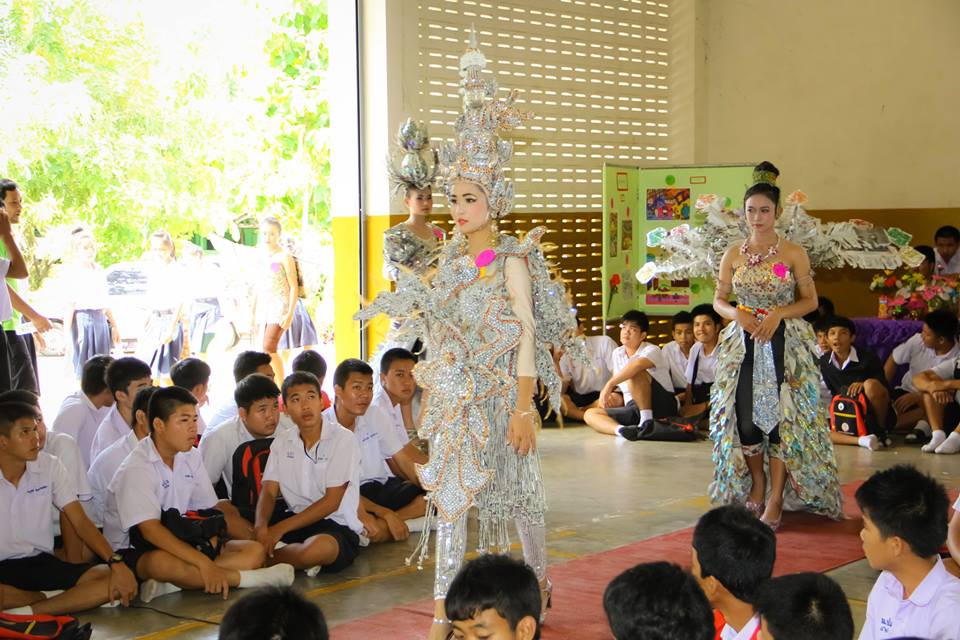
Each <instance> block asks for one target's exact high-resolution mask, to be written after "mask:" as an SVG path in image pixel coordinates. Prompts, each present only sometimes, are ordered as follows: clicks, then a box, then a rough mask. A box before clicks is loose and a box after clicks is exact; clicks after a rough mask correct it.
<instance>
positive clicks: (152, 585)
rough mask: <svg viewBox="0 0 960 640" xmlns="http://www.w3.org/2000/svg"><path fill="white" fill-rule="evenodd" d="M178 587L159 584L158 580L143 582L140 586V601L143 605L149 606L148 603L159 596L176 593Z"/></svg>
mask: <svg viewBox="0 0 960 640" xmlns="http://www.w3.org/2000/svg"><path fill="white" fill-rule="evenodd" d="M178 591H180V587H178V586H177V585H175V584H172V583H170V582H160V581H159V580H144V581H143V584H141V585H140V590H139V595H140V601H141V602H143V603H144V604H150V601H151V600H153V599H155V598H159V597H160V596H166V595H170V594H171V593H177V592H178Z"/></svg>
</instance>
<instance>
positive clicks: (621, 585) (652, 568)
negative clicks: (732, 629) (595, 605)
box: [603, 562, 714, 640]
mask: <svg viewBox="0 0 960 640" xmlns="http://www.w3.org/2000/svg"><path fill="white" fill-rule="evenodd" d="M603 610H604V611H605V612H606V614H607V621H608V622H609V623H610V630H611V631H613V637H614V638H615V639H616V640H639V639H640V638H643V640H713V636H714V628H713V613H712V612H711V610H710V604H709V603H708V602H707V599H706V597H705V596H704V595H703V591H702V590H701V589H700V587H699V586H697V581H696V580H695V579H694V578H693V576H691V575H690V574H689V573H687V572H686V571H684V570H683V569H681V568H680V567H678V566H677V565H675V564H671V563H669V562H648V563H646V564H638V565H637V566H635V567H633V568H632V569H627V570H626V571H624V572H623V573H621V574H620V575H619V576H617V577H616V578H614V579H613V580H612V581H611V582H610V584H608V585H607V589H606V591H604V593H603Z"/></svg>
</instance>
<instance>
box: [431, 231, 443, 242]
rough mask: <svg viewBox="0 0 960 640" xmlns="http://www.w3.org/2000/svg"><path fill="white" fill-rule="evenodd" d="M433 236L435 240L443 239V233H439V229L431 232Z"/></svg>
mask: <svg viewBox="0 0 960 640" xmlns="http://www.w3.org/2000/svg"><path fill="white" fill-rule="evenodd" d="M433 236H434V237H435V238H436V239H437V240H442V239H443V231H441V230H440V229H434V230H433Z"/></svg>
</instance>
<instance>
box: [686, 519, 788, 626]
mask: <svg viewBox="0 0 960 640" xmlns="http://www.w3.org/2000/svg"><path fill="white" fill-rule="evenodd" d="M692 555H693V562H692V566H691V574H693V577H694V578H695V579H696V580H697V583H698V584H699V585H700V588H701V589H703V593H704V595H705V596H706V597H707V601H708V602H709V603H710V606H711V607H713V610H714V627H715V629H716V631H717V638H736V639H738V640H740V639H743V640H753V639H754V638H756V637H757V634H758V632H759V630H760V617H759V616H758V615H757V613H756V610H755V609H754V607H753V602H754V600H755V598H756V595H757V589H759V588H760V585H761V584H763V583H764V582H765V581H766V580H769V579H770V576H771V575H773V563H774V561H775V560H776V557H777V538H776V536H775V535H774V533H773V531H772V530H771V529H770V527H768V526H767V525H765V524H763V523H762V522H760V520H758V519H757V518H756V517H755V516H754V515H753V514H752V513H750V512H749V511H747V510H746V509H745V508H743V507H741V506H739V505H727V506H723V507H717V508H716V509H712V510H711V511H708V512H707V513H705V514H704V515H702V516H701V517H700V520H699V521H698V522H697V526H696V527H695V528H694V530H693V550H692Z"/></svg>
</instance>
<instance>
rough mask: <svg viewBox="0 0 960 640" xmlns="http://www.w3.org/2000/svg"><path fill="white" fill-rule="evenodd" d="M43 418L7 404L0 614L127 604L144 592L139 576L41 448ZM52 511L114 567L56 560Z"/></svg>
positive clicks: (2, 416)
mask: <svg viewBox="0 0 960 640" xmlns="http://www.w3.org/2000/svg"><path fill="white" fill-rule="evenodd" d="M37 420H38V417H37V410H36V409H35V408H34V407H33V406H31V405H29V404H26V403H22V402H7V403H3V404H0V472H2V477H0V513H2V514H3V516H2V517H0V609H3V610H6V611H7V612H8V613H18V614H26V615H30V614H63V613H74V612H77V611H83V610H86V609H90V608H93V607H97V606H100V605H102V604H104V603H106V602H108V601H116V600H120V601H121V602H122V604H124V605H126V604H127V603H129V601H130V600H131V599H132V598H133V597H134V595H135V594H136V592H137V583H136V579H135V578H134V577H133V575H132V574H131V573H130V570H129V569H128V568H127V567H126V566H125V565H124V564H123V562H122V560H121V559H120V557H119V556H117V555H116V554H115V552H114V549H115V547H112V546H111V545H110V543H109V542H107V540H106V539H105V538H104V537H103V535H101V534H100V532H99V531H98V530H97V527H96V525H94V524H93V522H92V521H91V520H90V518H88V517H87V514H86V513H85V512H84V510H83V508H82V507H81V506H80V503H79V502H78V501H77V488H76V486H75V485H74V483H73V479H72V478H71V477H70V474H69V473H68V472H67V469H66V468H65V467H64V466H63V463H61V462H60V460H59V459H58V458H56V457H55V456H51V455H50V454H48V453H45V452H43V451H41V450H40V437H39V433H38V431H37ZM51 506H52V507H55V508H57V509H58V510H60V511H62V512H63V513H64V514H66V517H67V518H68V519H69V520H70V522H71V524H72V525H73V527H74V529H75V530H76V531H77V534H78V536H79V537H80V539H81V540H82V541H83V543H84V544H85V545H86V546H88V547H89V548H90V549H92V550H93V552H94V553H95V554H96V555H97V557H98V558H100V559H101V560H102V561H104V562H106V563H107V564H99V565H96V566H94V565H93V564H88V563H79V564H74V563H70V562H64V561H63V560H60V559H58V558H57V557H56V556H55V555H53V541H54V533H53V520H52V519H51V517H50V509H51Z"/></svg>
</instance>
